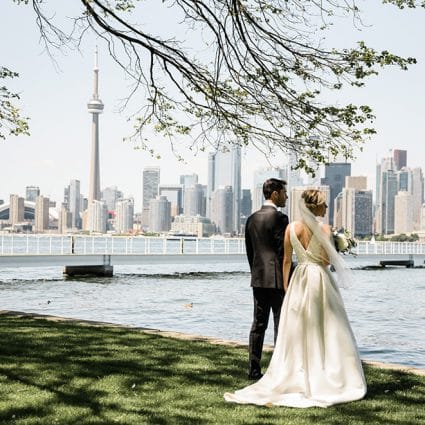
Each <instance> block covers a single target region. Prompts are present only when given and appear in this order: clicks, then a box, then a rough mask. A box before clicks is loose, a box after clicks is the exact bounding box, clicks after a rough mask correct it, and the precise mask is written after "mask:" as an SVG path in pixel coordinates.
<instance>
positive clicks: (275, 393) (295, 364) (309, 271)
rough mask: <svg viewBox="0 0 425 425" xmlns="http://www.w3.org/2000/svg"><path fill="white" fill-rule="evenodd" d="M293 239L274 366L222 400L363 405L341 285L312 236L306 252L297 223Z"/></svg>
mask: <svg viewBox="0 0 425 425" xmlns="http://www.w3.org/2000/svg"><path fill="white" fill-rule="evenodd" d="M290 239H291V244H292V247H293V249H294V251H295V253H296V255H297V258H298V266H297V267H296V269H295V271H294V273H293V276H292V278H291V282H290V285H289V288H288V291H287V293H286V295H285V299H284V302H283V306H282V310H281V316H280V323H279V332H278V337H277V341H276V345H275V349H274V352H273V356H272V359H271V361H270V365H269V367H268V369H267V372H266V373H265V374H264V376H263V377H262V378H261V379H260V380H259V381H258V382H256V383H255V384H252V385H250V386H248V387H245V388H243V389H242V390H239V391H235V392H234V393H226V394H225V395H224V398H225V400H227V401H230V402H235V403H252V404H258V405H266V404H267V405H277V406H289V407H313V406H319V407H327V406H330V405H333V404H336V403H345V402H348V401H354V400H359V399H361V398H363V397H364V395H365V394H366V381H365V378H364V374H363V369H362V365H361V362H360V358H359V354H358V350H357V346H356V341H355V339H354V335H353V332H352V330H351V327H350V324H349V322H348V318H347V314H346V312H345V308H344V304H343V301H342V298H341V295H340V293H339V290H338V287H337V284H336V282H335V280H334V278H333V276H332V274H331V272H330V271H329V270H328V268H327V267H325V266H324V265H322V262H321V260H320V250H321V246H320V244H319V243H318V240H317V239H316V237H315V236H313V237H312V238H311V240H310V243H309V246H308V249H304V247H303V246H302V244H301V242H300V241H299V240H298V238H297V236H296V234H295V230H294V225H293V224H291V225H290Z"/></svg>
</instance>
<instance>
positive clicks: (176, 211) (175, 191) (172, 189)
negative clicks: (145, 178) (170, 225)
mask: <svg viewBox="0 0 425 425" xmlns="http://www.w3.org/2000/svg"><path fill="white" fill-rule="evenodd" d="M180 177H182V176H180ZM180 180H181V179H180ZM183 188H184V185H183V184H160V185H159V187H158V194H159V195H160V196H166V197H167V199H168V200H169V201H170V202H171V217H175V216H176V215H180V214H182V213H183Z"/></svg>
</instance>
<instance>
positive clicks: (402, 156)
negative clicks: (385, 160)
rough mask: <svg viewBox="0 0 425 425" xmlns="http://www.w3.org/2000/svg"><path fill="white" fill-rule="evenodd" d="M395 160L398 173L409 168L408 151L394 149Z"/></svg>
mask: <svg viewBox="0 0 425 425" xmlns="http://www.w3.org/2000/svg"><path fill="white" fill-rule="evenodd" d="M393 158H394V165H395V169H396V171H398V170H401V169H402V168H403V167H406V166H407V151H405V150H401V149H394V151H393Z"/></svg>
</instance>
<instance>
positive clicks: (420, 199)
mask: <svg viewBox="0 0 425 425" xmlns="http://www.w3.org/2000/svg"><path fill="white" fill-rule="evenodd" d="M411 193H412V214H413V230H415V231H416V230H421V211H422V204H423V203H424V175H423V173H422V168H419V167H417V168H413V169H412V190H411Z"/></svg>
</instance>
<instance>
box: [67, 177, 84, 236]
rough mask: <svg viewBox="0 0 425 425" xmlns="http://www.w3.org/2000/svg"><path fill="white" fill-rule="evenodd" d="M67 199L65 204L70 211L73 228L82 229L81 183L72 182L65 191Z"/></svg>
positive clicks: (77, 181)
mask: <svg viewBox="0 0 425 425" xmlns="http://www.w3.org/2000/svg"><path fill="white" fill-rule="evenodd" d="M64 195H65V197H64V198H65V199H64V204H65V205H66V206H67V208H68V211H69V212H70V213H71V216H72V227H73V228H74V229H81V225H82V220H81V215H80V212H81V193H80V181H79V180H71V182H70V183H69V186H68V187H67V188H65V191H64Z"/></svg>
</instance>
